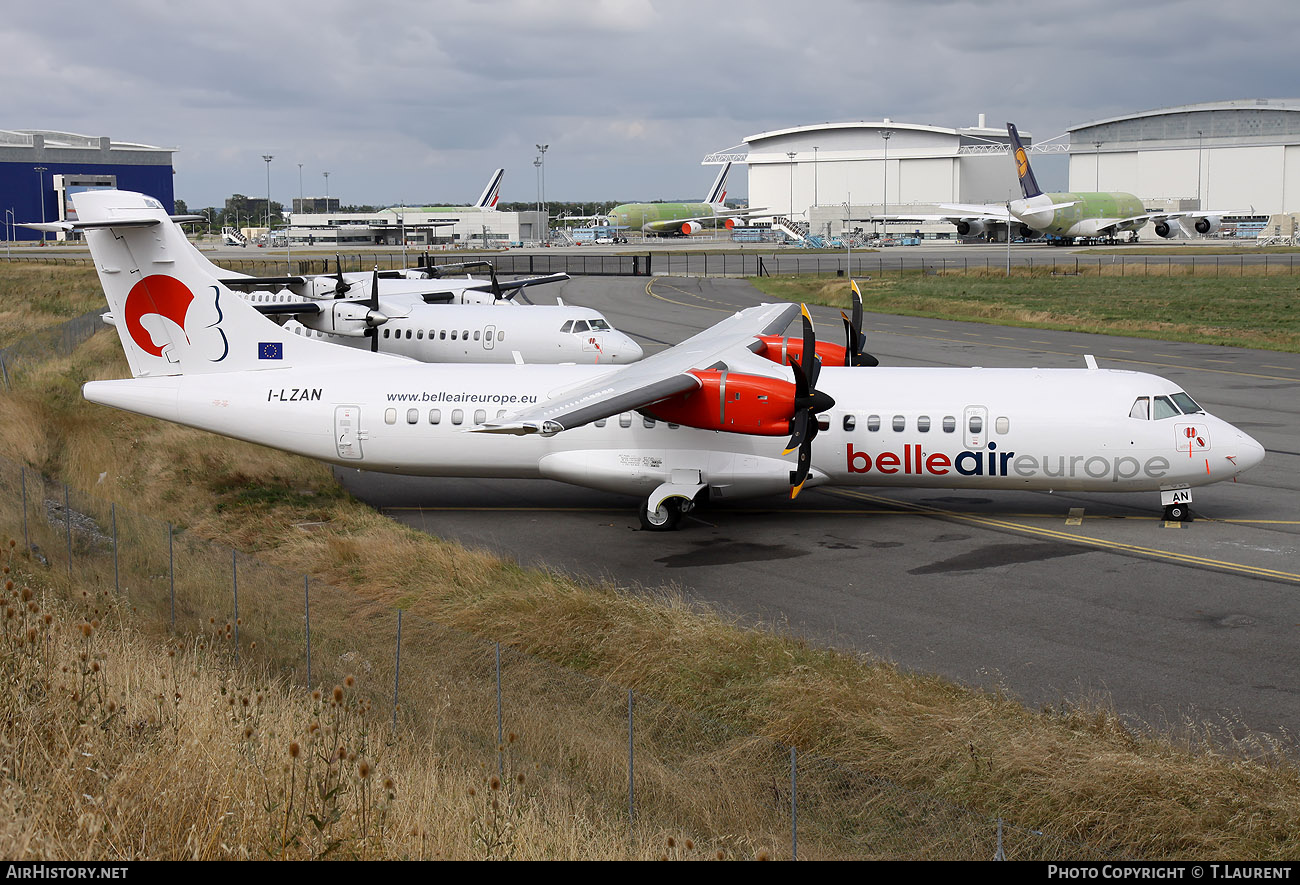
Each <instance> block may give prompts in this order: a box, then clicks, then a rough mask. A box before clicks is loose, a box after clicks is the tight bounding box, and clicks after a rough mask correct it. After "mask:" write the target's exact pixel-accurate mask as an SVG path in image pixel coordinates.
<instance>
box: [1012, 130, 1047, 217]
mask: <svg viewBox="0 0 1300 885" xmlns="http://www.w3.org/2000/svg"><path fill="white" fill-rule="evenodd" d="M1007 136H1008V137H1009V138H1010V139H1011V158H1012V159H1013V160H1014V161H1015V163H1016V178H1018V179H1020V195H1021V196H1023V197H1024V198H1025V199H1026V200H1027V199H1029V198H1030V197H1036V196H1038V195H1039V194H1041V193H1042V192H1043V190H1042V188H1040V187H1039V186H1038V180H1037V179H1036V178H1034V170H1033V169H1032V168H1031V167H1030V165H1029V154H1028V153H1027V152H1026V151H1025V146H1024V145H1023V144H1021V143H1020V133H1019V132H1017V131H1016V124H1015V123H1008V124H1007Z"/></svg>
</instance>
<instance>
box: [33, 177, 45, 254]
mask: <svg viewBox="0 0 1300 885" xmlns="http://www.w3.org/2000/svg"><path fill="white" fill-rule="evenodd" d="M32 171H34V172H35V173H36V199H37V200H39V201H40V203H41V224H44V223H45V172H46V167H45V166H33V167H32ZM45 234H46V232H45V231H41V243H42V244H43V243H44V242H45V241H46V239H48V238H47V237H46V236H45Z"/></svg>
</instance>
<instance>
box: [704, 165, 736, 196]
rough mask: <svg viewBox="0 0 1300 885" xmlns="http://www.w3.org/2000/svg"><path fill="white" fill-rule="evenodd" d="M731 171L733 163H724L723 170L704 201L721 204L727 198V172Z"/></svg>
mask: <svg viewBox="0 0 1300 885" xmlns="http://www.w3.org/2000/svg"><path fill="white" fill-rule="evenodd" d="M730 171H731V163H724V164H722V171H721V172H719V173H718V177H717V178H716V179H715V180H714V182H713V187H712V188H711V189H710V190H709V195H708V196H707V197H705V198H704V202H706V203H712V204H713V205H715V206H716V205H718V204H720V203H721V202H722V201H723V200H725V199H727V173H728V172H730Z"/></svg>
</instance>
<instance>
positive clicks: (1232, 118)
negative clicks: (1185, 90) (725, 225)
mask: <svg viewBox="0 0 1300 885" xmlns="http://www.w3.org/2000/svg"><path fill="white" fill-rule="evenodd" d="M1020 135H1021V138H1022V139H1023V140H1024V142H1025V144H1026V147H1028V148H1029V151H1030V160H1031V162H1034V161H1035V160H1037V159H1038V158H1039V157H1040V156H1043V155H1048V154H1065V155H1068V158H1069V161H1068V162H1069V184H1068V187H1069V189H1070V190H1072V191H1097V190H1103V191H1125V192H1128V193H1132V194H1135V195H1136V196H1138V197H1139V199H1141V200H1142V203H1143V206H1145V207H1146V208H1147V209H1148V210H1150V211H1170V210H1178V209H1199V208H1202V207H1204V208H1206V209H1211V210H1215V209H1219V210H1224V211H1227V212H1237V213H1240V214H1241V217H1242V218H1241V224H1240V225H1239V226H1238V225H1235V224H1231V223H1230V224H1226V225H1225V227H1224V230H1223V233H1239V234H1240V235H1241V236H1249V237H1254V236H1256V234H1257V233H1259V231H1260V230H1261V229H1264V231H1265V233H1280V234H1281V235H1283V236H1286V235H1290V236H1294V235H1295V232H1296V228H1297V218H1298V217H1300V99H1248V100H1239V101H1221V102H1206V103H1202V104H1191V105H1182V106H1179V107H1170V108H1158V109H1155V110H1150V111H1142V112H1139V113H1135V114H1129V115H1126V116H1122V117H1113V118H1110V119H1105V120H1098V121H1096V122H1093V123H1086V124H1082V125H1080V126H1076V127H1072V128H1070V129H1069V130H1068V132H1067V133H1066V137H1065V138H1053V139H1049V140H1048V141H1047V142H1045V143H1040V144H1035V143H1034V142H1033V138H1032V136H1031V135H1030V133H1027V132H1025V131H1024V130H1021V132H1020ZM1067 141H1068V143H1066V142H1067ZM1007 153H1008V144H1007V133H1006V128H1005V127H1004V126H998V127H990V126H987V125H986V120H985V116H984V115H983V114H980V115H979V122H978V124H977V125H976V126H972V127H968V128H959V129H951V128H946V127H940V126H932V125H922V124H913V123H899V122H896V121H894V120H890V119H888V118H886V119H884V120H881V121H879V122H864V121H858V122H842V123H821V124H816V125H810V126H797V127H793V128H789V129H780V130H774V131H771V132H762V133H759V134H757V135H750V136H748V137H746V138H745V139H744V142H743V143H742V144H741V145H739V146H737V147H736V148H732V149H728V150H726V151H719V152H717V153H714V154H710V155H709V156H707V157H705V158H704V163H705V164H706V165H708V164H717V163H722V162H725V161H727V160H731V161H734V162H741V163H745V164H747V165H748V169H749V203H750V205H751V206H754V207H756V208H757V207H764V208H766V209H767V210H768V211H773V212H777V213H781V214H787V213H788V214H789V215H790V217H792V218H794V219H796V220H798V221H804V222H807V223H808V225H809V228H808V232H809V233H811V234H815V235H821V236H826V235H827V234H830V235H832V236H838V235H839V233H840V232H841V230H843V229H844V228H845V227H846V224H845V221H846V217H851V218H852V219H853V222H852V224H851V226H852V227H854V228H864V229H866V230H867V231H870V229H871V227H872V222H871V221H870V219H871V218H872V217H873V216H876V215H905V214H906V213H908V212H915V213H917V214H918V215H921V214H927V215H933V214H940V213H942V212H943V211H944V210H943V209H941V208H940V204H942V203H976V204H978V203H998V204H1002V203H1006V202H1007V200H1009V199H1015V198H1018V197H1019V196H1020V190H1019V187H1018V185H1017V183H1016V178H1015V174H1014V172H1013V167H1012V165H1011V163H1010V161H1009V160H1008V158H1007ZM1039 165H1040V166H1041V161H1039ZM1041 177H1042V176H1041V174H1040V178H1041ZM850 203H851V205H850ZM1247 216H1248V218H1249V220H1247ZM1231 217H1237V216H1230V218H1231ZM888 229H889V231H890V232H891V233H903V232H910V231H913V230H921V231H922V232H924V233H937V234H945V233H946V234H949V235H951V234H952V232H953V226H952V225H951V224H944V223H935V222H931V223H928V224H926V223H917V222H907V221H903V220H900V221H895V222H890V223H889V225H888ZM1142 238H1143V239H1152V240H1158V239H1159V237H1158V236H1157V235H1156V234H1155V232H1154V230H1153V227H1152V226H1151V225H1147V226H1146V227H1145V228H1143V230H1142Z"/></svg>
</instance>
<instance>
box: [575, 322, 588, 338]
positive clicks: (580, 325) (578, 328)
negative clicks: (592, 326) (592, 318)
mask: <svg viewBox="0 0 1300 885" xmlns="http://www.w3.org/2000/svg"><path fill="white" fill-rule="evenodd" d="M585 331H587V321H586V320H574V321H573V333H574V334H575V335H576V334H578V333H579V332H585Z"/></svg>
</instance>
